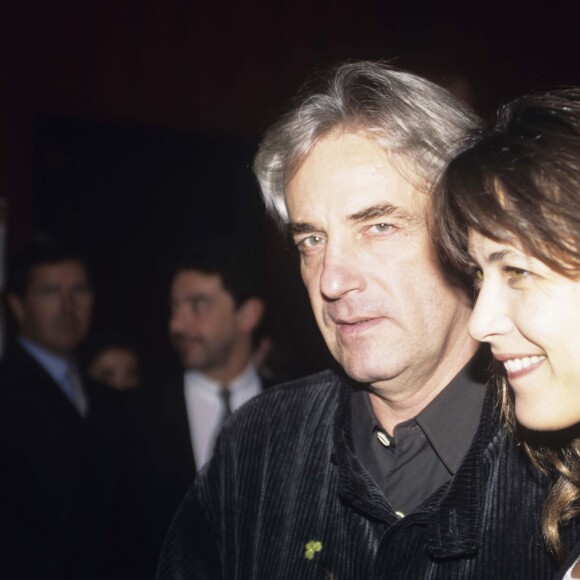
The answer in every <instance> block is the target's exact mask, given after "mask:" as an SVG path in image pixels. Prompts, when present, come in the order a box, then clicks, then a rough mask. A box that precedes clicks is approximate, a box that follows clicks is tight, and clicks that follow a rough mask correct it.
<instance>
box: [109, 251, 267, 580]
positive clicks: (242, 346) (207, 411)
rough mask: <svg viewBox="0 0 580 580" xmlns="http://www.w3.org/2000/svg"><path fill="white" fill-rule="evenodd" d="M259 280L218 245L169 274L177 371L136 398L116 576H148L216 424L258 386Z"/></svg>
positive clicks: (246, 260)
mask: <svg viewBox="0 0 580 580" xmlns="http://www.w3.org/2000/svg"><path fill="white" fill-rule="evenodd" d="M262 275H263V274H262V272H261V270H260V268H259V267H258V264H257V263H256V260H255V258H254V257H253V256H252V254H251V253H250V251H249V250H247V249H246V248H243V247H240V245H239V244H238V245H236V246H234V245H233V244H231V243H228V241H226V240H221V241H214V242H212V243H211V244H209V245H207V246H204V247H203V248H198V249H197V250H196V251H195V252H192V253H191V254H190V255H188V256H186V257H185V259H184V260H182V261H181V262H180V263H179V264H178V265H177V267H176V268H175V269H174V272H173V276H172V281H171V288H170V309H171V312H170V319H169V334H170V338H171V341H172V343H173V345H174V347H175V349H176V350H177V352H178V354H179V357H180V359H181V362H182V367H183V368H182V369H181V370H180V371H179V372H176V373H174V375H173V376H172V377H170V378H169V379H168V380H167V381H166V382H165V383H164V385H163V388H161V389H157V390H155V391H151V392H149V393H147V392H143V393H138V394H137V398H138V399H140V400H136V401H135V406H134V408H133V412H132V419H131V422H130V423H131V424H130V433H129V439H130V440H129V445H128V452H127V459H126V461H124V464H125V465H126V467H127V469H126V478H125V485H124V487H125V490H124V493H123V496H124V498H125V499H123V501H122V502H121V504H122V509H123V510H125V513H124V515H123V519H124V522H125V523H124V524H121V525H122V526H124V527H125V530H126V531H125V538H124V539H122V540H121V541H120V542H119V544H122V545H124V546H125V547H126V548H125V550H131V551H132V552H133V554H127V553H125V554H124V555H123V554H122V555H121V559H125V561H126V562H128V561H129V562H131V564H127V563H126V564H125V565H124V566H123V568H124V569H123V570H121V569H120V570H118V572H119V574H120V576H122V575H123V574H124V573H128V571H129V569H130V570H132V571H133V573H135V571H136V569H137V567H141V566H142V567H143V568H139V574H140V575H139V577H140V578H147V577H153V574H154V569H155V565H156V561H157V556H158V554H159V551H160V549H161V545H162V542H163V539H164V537H165V533H166V531H167V528H168V527H169V524H170V522H171V519H172V517H173V515H174V513H175V511H176V510H177V508H178V506H179V504H180V502H181V499H182V498H183V496H184V494H185V492H186V490H187V488H188V487H189V485H190V484H191V482H192V481H193V479H194V477H195V475H196V472H197V471H199V469H200V468H201V467H202V466H203V465H204V464H205V463H206V461H207V460H208V459H209V458H210V457H211V453H212V450H213V445H214V443H215V439H216V437H217V435H218V433H219V431H220V429H221V426H222V424H223V422H224V420H225V419H226V418H227V417H228V416H229V415H230V414H231V413H232V412H233V411H235V410H236V409H238V408H239V407H240V406H241V405H242V404H243V403H245V402H246V401H248V400H249V399H250V398H252V397H253V396H255V395H257V394H258V393H259V392H260V391H261V390H262V388H263V386H264V385H263V381H262V379H261V378H260V376H259V375H258V372H257V370H256V368H255V367H254V365H253V364H252V353H253V347H254V339H255V334H256V330H257V329H258V327H259V325H260V323H261V320H262V317H263V314H264V308H265V306H264V299H263V289H262V286H263V283H262ZM129 522H132V523H131V524H130V525H128V523H129ZM127 557H128V558H129V560H127ZM148 558H150V561H148Z"/></svg>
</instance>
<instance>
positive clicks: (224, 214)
mask: <svg viewBox="0 0 580 580" xmlns="http://www.w3.org/2000/svg"><path fill="white" fill-rule="evenodd" d="M579 5H580V3H579V2H577V1H576V0H575V1H564V0H556V1H552V2H548V1H544V2H533V1H528V2H523V1H519V0H517V1H512V2H509V1H504V2H495V1H492V2H484V1H482V0H463V1H450V2H437V1H436V0H432V1H430V2H427V1H425V2H413V1H407V2H404V1H401V2H391V1H386V0H360V1H358V2H354V1H351V2H349V1H346V0H334V1H332V2H331V1H328V0H309V1H306V0H294V1H293V2H281V1H279V0H271V1H265V0H249V1H246V2H241V1H240V2H233V1H230V2H207V3H206V2H198V1H191V0H169V1H161V0H149V1H147V0H62V1H51V0H45V1H44V2H41V1H34V0H33V1H30V2H26V1H24V0H20V1H4V2H2V3H1V4H0V65H1V69H0V70H1V72H2V74H1V78H0V130H1V132H0V197H3V198H4V199H6V200H7V202H8V211H7V219H8V244H7V248H6V251H7V253H8V256H12V255H14V254H16V253H17V252H19V251H20V249H21V248H22V247H23V246H24V245H25V244H26V243H27V242H28V241H29V240H30V239H31V237H32V236H33V235H34V233H35V232H38V231H43V232H46V233H49V234H51V235H53V236H55V237H57V238H58V239H61V240H63V241H64V242H67V243H73V244H75V245H77V246H79V247H80V249H81V250H83V251H84V252H85V253H86V254H87V255H88V256H89V258H90V259H91V261H92V264H93V267H94V271H95V280H96V286H97V290H98V294H99V299H98V303H97V312H96V321H95V328H96V329H97V330H103V329H109V328H117V329H128V330H129V331H130V332H131V333H132V334H134V335H135V336H138V337H139V339H140V340H141V341H142V344H143V347H144V349H145V350H146V351H148V352H149V353H150V354H151V355H152V357H151V358H152V359H154V360H155V361H156V366H158V367H163V366H165V364H169V362H170V361H171V350H170V348H169V346H168V343H167V341H166V339H165V334H166V331H165V319H166V315H167V312H166V301H167V298H166V295H167V281H166V279H165V272H164V266H165V265H166V264H167V263H168V262H169V260H170V257H171V256H172V255H174V253H175V249H176V248H179V247H183V246H184V245H186V244H194V243H196V241H198V240H201V239H204V238H206V237H210V236H211V237H213V236H216V235H220V234H228V235H232V234H233V235H236V236H239V237H241V238H247V239H250V240H252V241H255V242H257V244H258V247H259V248H260V251H261V252H263V254H264V258H265V260H266V261H267V263H268V267H269V272H270V281H271V294H272V297H273V304H272V308H271V315H272V316H271V321H270V322H271V325H272V332H273V333H274V335H275V336H276V338H277V340H278V341H279V343H280V347H281V349H282V350H283V351H284V352H285V353H288V358H289V359H290V363H291V368H292V370H293V372H294V373H297V374H300V373H302V372H309V371H312V370H315V369H317V368H321V367H323V366H325V365H326V364H327V362H328V361H327V359H326V355H325V351H324V349H323V348H322V347H321V344H320V341H319V339H318V336H317V332H316V330H315V329H314V327H313V324H312V320H311V317H310V313H309V309H308V307H307V306H306V299H305V296H304V292H303V290H302V288H301V284H300V282H299V280H298V278H297V276H296V271H295V266H293V265H292V261H291V260H289V259H287V258H288V256H286V253H285V251H284V248H283V244H282V243H281V242H280V241H279V240H278V238H276V237H275V235H274V233H273V232H274V230H273V227H272V225H271V224H270V223H268V222H267V221H266V220H265V219H264V217H263V212H262V207H261V202H260V200H259V197H258V194H257V189H256V185H255V182H254V179H253V176H252V174H251V169H250V167H251V160H252V157H253V154H254V153H255V150H256V147H257V144H258V142H259V138H260V135H261V134H262V133H263V131H264V130H265V129H266V127H267V126H268V125H269V124H270V123H271V122H272V121H273V120H275V119H276V118H277V117H278V116H279V115H280V113H281V112H282V111H283V110H284V108H285V107H286V106H287V105H288V103H289V100H290V99H291V97H292V96H293V95H295V94H296V92H297V91H298V89H299V88H300V87H301V85H302V84H303V83H304V82H305V80H306V79H307V77H308V76H309V75H310V74H311V73H312V72H313V71H315V70H317V69H320V68H324V67H325V66H327V65H329V64H332V63H336V62H339V61H341V60H344V59H347V58H357V59H361V58H364V59H367V58H370V59H386V60H389V61H392V62H393V63H394V64H395V65H397V66H399V67H401V68H406V69H410V70H412V71H414V72H417V73H419V74H422V75H424V76H427V77H428V78H431V79H432V80H435V81H437V82H439V83H441V84H443V85H445V86H448V87H449V88H452V89H453V90H455V91H456V92H457V93H458V94H460V95H463V96H464V97H465V98H466V99H467V100H469V101H470V102H471V104H472V105H473V106H474V107H475V108H476V109H478V110H479V112H480V113H482V114H484V115H489V114H491V113H492V112H493V111H494V110H495V109H496V108H497V106H498V104H499V103H501V102H503V101H505V100H507V99H509V98H511V97H513V96H515V95H517V94H519V93H522V92H524V91H528V90H531V89H539V88H545V87H548V86H553V85H561V84H580V69H579V67H578V57H579V55H580V40H579V39H580V34H579V30H580V18H579V15H580V8H579V7H578V6H579Z"/></svg>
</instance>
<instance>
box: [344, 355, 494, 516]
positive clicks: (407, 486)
mask: <svg viewBox="0 0 580 580" xmlns="http://www.w3.org/2000/svg"><path fill="white" fill-rule="evenodd" d="M469 367H470V365H468V366H467V367H466V368H464V369H463V370H462V371H461V372H460V373H459V374H458V375H457V376H456V377H455V378H454V379H453V380H452V381H451V383H449V385H448V386H447V387H446V388H445V389H443V391H441V393H439V395H437V397H435V399H433V401H431V403H429V405H427V407H425V409H423V411H421V413H419V414H418V415H417V416H416V417H415V418H414V419H410V420H408V421H405V422H403V423H399V424H398V425H397V426H396V427H395V430H394V432H393V433H392V434H389V433H387V432H386V431H385V430H384V429H383V428H382V427H381V425H380V423H379V422H378V420H377V418H376V416H375V414H374V412H373V409H372V406H371V402H370V398H369V393H368V391H366V390H357V391H355V392H354V394H353V397H352V440H353V446H354V452H355V455H356V457H357V458H358V459H359V461H360V462H361V464H362V465H363V466H364V467H365V469H366V470H367V471H368V472H369V473H370V474H371V476H372V477H373V479H374V480H375V482H376V484H377V485H378V487H379V488H380V489H381V490H382V491H383V493H384V494H385V497H386V498H387V500H388V501H389V503H390V504H391V506H392V508H393V510H395V511H396V512H397V513H398V514H399V515H401V517H402V516H404V515H406V514H408V513H410V512H411V511H412V510H413V509H415V508H416V507H417V506H418V505H419V504H421V503H422V502H423V501H424V500H425V499H427V498H428V497H429V496H430V495H431V494H432V493H434V492H435V491H437V489H439V488H440V487H441V486H442V485H443V484H445V483H447V482H448V481H449V480H450V479H451V477H452V475H453V474H454V473H455V471H456V470H457V468H458V467H459V464H460V463H461V460H462V459H463V457H464V456H465V454H466V452H467V450H468V449H469V446H470V445H471V441H472V439H473V436H474V435H475V431H476V429H477V426H478V422H479V417H480V415H481V409H482V405H483V399H484V396H485V390H486V389H485V385H484V384H482V383H480V382H478V381H477V380H475V379H474V378H472V376H471V375H470V372H469Z"/></svg>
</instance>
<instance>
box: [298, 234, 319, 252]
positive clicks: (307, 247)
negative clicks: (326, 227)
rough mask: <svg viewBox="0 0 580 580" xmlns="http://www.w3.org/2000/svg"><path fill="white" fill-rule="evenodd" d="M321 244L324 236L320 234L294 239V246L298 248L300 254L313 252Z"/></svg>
mask: <svg viewBox="0 0 580 580" xmlns="http://www.w3.org/2000/svg"><path fill="white" fill-rule="evenodd" d="M323 244H324V238H323V237H322V236H315V235H312V236H308V237H306V238H302V239H299V240H296V247H297V248H298V251H299V252H300V253H302V254H307V253H310V252H313V251H315V250H316V249H317V248H319V247H320V246H322V245H323Z"/></svg>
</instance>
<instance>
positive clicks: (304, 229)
mask: <svg viewBox="0 0 580 580" xmlns="http://www.w3.org/2000/svg"><path fill="white" fill-rule="evenodd" d="M315 231H317V229H316V228H315V227H314V226H313V225H312V224H309V223H307V222H290V223H289V224H288V232H289V233H290V234H291V235H295V234H309V233H311V232H315Z"/></svg>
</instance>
